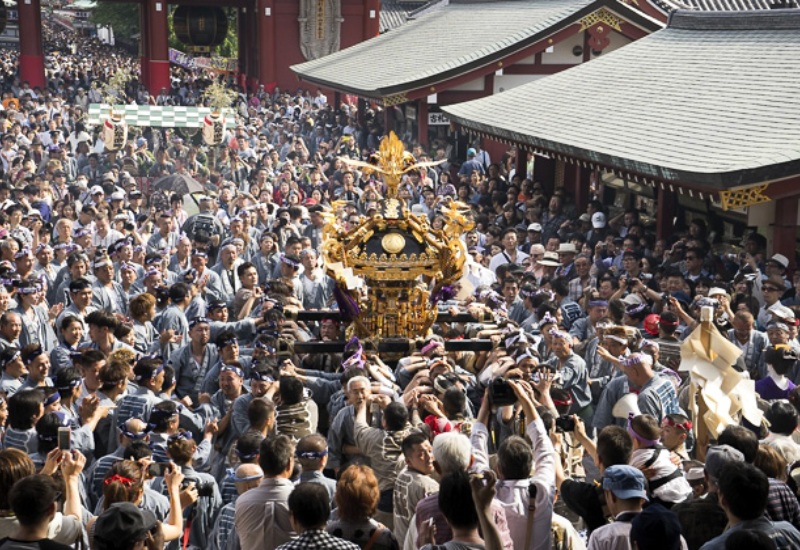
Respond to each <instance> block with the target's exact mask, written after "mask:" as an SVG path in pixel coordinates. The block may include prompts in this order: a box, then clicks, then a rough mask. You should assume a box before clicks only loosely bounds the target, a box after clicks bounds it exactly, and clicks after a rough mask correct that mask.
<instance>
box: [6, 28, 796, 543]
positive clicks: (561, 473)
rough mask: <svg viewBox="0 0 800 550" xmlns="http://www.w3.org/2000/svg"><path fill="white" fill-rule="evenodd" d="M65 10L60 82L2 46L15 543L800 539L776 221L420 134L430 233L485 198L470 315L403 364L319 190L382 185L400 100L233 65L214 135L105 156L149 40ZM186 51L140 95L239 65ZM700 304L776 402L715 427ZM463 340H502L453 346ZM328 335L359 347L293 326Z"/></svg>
mask: <svg viewBox="0 0 800 550" xmlns="http://www.w3.org/2000/svg"><path fill="white" fill-rule="evenodd" d="M45 31H46V32H45V36H46V49H47V56H46V59H47V76H48V85H47V87H46V88H45V89H37V88H33V89H32V88H31V87H30V86H29V85H28V83H26V82H20V80H19V78H18V77H17V75H16V70H17V62H18V60H17V57H16V54H15V53H14V52H9V51H6V52H4V53H3V54H2V55H3V64H2V72H3V75H4V78H3V81H2V91H3V96H4V99H6V100H9V99H13V100H14V101H12V102H6V103H4V109H3V111H2V112H1V113H0V142H1V143H2V147H1V148H0V163H2V164H0V175H1V176H2V177H1V178H0V370H1V371H2V375H1V376H0V390H1V391H2V397H0V428H2V450H0V537H5V538H2V540H0V549H2V550H6V549H12V548H13V549H15V550H16V549H35V548H41V549H44V550H49V549H60V548H64V547H65V546H73V547H74V546H75V545H86V544H88V545H89V547H90V548H93V549H96V550H106V549H109V550H110V549H112V548H113V549H122V550H129V549H130V550H133V549H136V550H138V549H140V548H142V547H145V546H146V547H147V548H148V549H150V550H156V549H158V550H161V548H164V547H165V546H168V547H169V548H171V549H175V548H178V547H182V548H183V549H184V550H185V549H187V548H210V549H215V550H235V549H242V550H257V549H258V550H260V549H272V548H281V549H300V548H303V549H308V548H319V549H338V548H341V549H350V548H362V549H367V550H369V549H373V550H379V549H396V548H406V549H417V548H425V549H426V550H427V549H441V548H445V549H448V550H462V549H480V548H487V549H493V550H496V549H500V548H505V549H512V548H513V549H525V550H531V549H535V550H550V549H564V550H567V549H573V550H577V549H581V548H585V547H588V548H590V549H598V550H599V549H610V550H612V549H613V550H617V549H619V550H623V549H625V550H627V549H631V548H639V549H641V550H651V549H652V550H661V549H664V550H667V549H669V550H678V549H684V548H688V549H691V550H697V549H700V548H703V549H704V550H717V549H740V548H742V549H744V548H746V549H759V550H760V549H775V548H778V549H788V548H798V547H800V532H799V531H798V528H800V504H799V503H798V483H797V482H798V481H800V464H799V463H798V461H800V435H798V432H797V427H798V409H800V390H799V389H797V387H796V384H798V383H800V363H799V362H798V357H800V355H799V354H800V341H798V328H797V327H798V324H799V323H798V321H797V315H798V312H800V294H799V293H798V292H797V291H798V289H800V277H798V276H794V278H790V275H789V271H788V269H789V267H790V263H791V262H790V260H789V258H786V257H785V256H783V255H781V254H769V253H768V252H767V242H766V239H765V238H764V237H763V236H762V235H760V234H759V233H757V232H751V233H749V234H747V236H746V237H745V238H744V240H743V251H742V253H741V254H734V255H719V254H717V253H715V250H716V249H715V248H714V247H713V246H712V245H713V244H715V243H713V242H711V240H712V237H711V232H710V231H709V230H708V227H707V225H706V223H705V221H703V220H695V221H693V222H692V223H691V224H690V225H689V227H688V228H686V230H681V229H680V228H676V231H675V232H674V233H673V234H672V235H670V236H667V237H666V238H664V239H657V238H656V237H655V235H654V234H653V232H652V230H651V228H650V227H648V226H647V225H646V224H645V223H643V221H642V219H641V213H640V212H639V211H637V210H636V209H629V210H624V211H621V212H612V211H609V210H608V208H607V206H606V205H605V204H604V202H603V201H602V197H596V198H594V200H592V201H591V202H590V203H589V204H588V207H587V208H586V210H585V211H583V209H580V210H579V209H578V206H577V205H576V204H575V202H574V200H573V199H572V197H571V196H570V195H569V193H567V192H566V191H565V190H564V189H563V188H554V187H553V185H552V182H547V181H535V180H534V179H533V178H532V172H531V171H530V170H528V173H524V174H523V173H517V171H516V166H517V163H516V162H515V156H516V154H518V153H517V152H516V151H514V150H510V151H508V153H507V154H506V155H505V156H504V157H503V158H502V159H501V160H500V161H499V162H492V160H491V159H490V155H489V153H488V152H487V151H484V150H482V149H481V147H480V142H474V143H465V142H463V140H462V138H460V137H458V134H455V133H454V134H448V135H451V137H452V139H445V140H442V141H441V142H437V143H433V144H430V147H427V146H426V145H422V144H413V145H412V152H413V154H414V156H415V157H416V158H417V160H422V161H425V160H438V161H441V162H440V163H439V164H438V165H436V166H435V167H432V168H430V169H420V170H417V171H412V172H410V173H408V174H407V175H406V176H405V177H404V179H403V181H402V183H401V187H400V191H399V193H400V199H401V200H403V201H404V203H405V205H406V206H407V208H408V209H409V210H410V211H411V212H412V213H413V214H414V215H416V216H419V217H420V218H427V222H428V223H429V224H430V226H431V227H432V228H434V229H438V228H441V226H442V224H443V223H444V218H443V217H442V215H441V208H442V207H443V206H446V205H448V204H450V201H452V200H459V201H462V202H464V203H465V204H466V205H469V207H470V208H471V215H472V217H473V219H474V221H475V228H474V229H472V230H470V231H468V232H467V233H465V234H464V235H463V239H464V241H465V245H466V247H467V250H468V252H469V257H468V259H467V263H466V267H465V273H464V277H463V278H462V280H461V282H460V284H459V288H460V289H461V292H460V293H459V294H458V295H457V298H453V299H452V300H449V301H447V302H445V303H443V304H441V307H442V309H443V310H452V311H453V312H467V313H469V314H470V315H471V317H472V319H473V320H474V321H473V322H467V323H464V322H449V323H437V324H436V325H435V326H434V330H433V333H432V334H427V335H419V336H420V340H422V343H421V347H420V351H418V352H415V353H412V354H410V355H408V356H406V357H402V358H400V359H399V360H398V359H397V358H396V357H395V358H391V359H392V360H391V361H390V358H389V357H381V356H380V354H378V353H377V350H376V349H373V348H372V347H371V344H370V343H369V342H360V341H359V340H358V339H348V338H346V336H345V334H346V329H347V327H346V324H345V323H343V322H342V321H341V319H342V317H341V316H339V315H338V314H337V312H336V307H337V303H336V297H335V293H334V286H335V285H334V282H333V281H332V280H331V279H330V277H328V275H327V274H326V272H325V266H324V264H323V261H322V258H321V250H322V245H323V242H324V235H323V225H324V215H330V214H333V215H335V216H338V217H340V219H341V220H342V221H343V222H344V223H345V224H347V226H348V227H356V226H358V225H359V224H360V223H361V222H362V221H363V220H364V218H365V217H368V216H371V215H373V214H374V213H375V212H377V211H378V210H379V208H380V204H381V200H382V196H383V194H384V193H385V191H386V190H385V188H384V185H383V183H382V182H381V181H380V180H379V179H377V178H376V177H375V176H374V175H372V174H368V173H366V172H359V171H357V170H353V169H352V168H350V167H349V166H348V165H347V164H346V163H345V162H343V161H342V158H346V157H349V158H351V159H359V160H363V159H365V158H366V157H367V156H368V155H369V153H370V151H373V150H375V149H376V148H377V146H378V143H379V139H380V138H381V137H382V136H383V135H384V134H385V129H384V128H382V126H381V124H382V121H383V117H382V116H381V114H380V112H379V111H378V110H367V111H365V112H362V113H360V114H359V113H358V112H357V109H356V107H355V106H351V105H348V104H346V103H345V104H342V105H331V104H330V102H329V98H328V97H326V95H325V94H324V93H322V92H321V91H319V90H317V91H315V92H314V93H311V92H309V91H307V90H297V91H295V92H288V93H287V92H283V91H281V90H279V89H277V88H276V89H274V90H269V91H267V90H265V89H264V88H263V87H260V88H259V89H257V90H254V91H244V90H240V92H241V93H240V94H239V97H238V99H237V101H236V103H235V105H234V110H235V112H236V115H235V119H236V120H235V125H234V126H233V127H232V128H231V129H230V130H229V131H228V132H227V134H226V136H225V139H224V142H223V144H222V145H221V146H218V147H216V146H215V147H209V146H207V145H205V144H204V143H203V141H202V139H201V136H199V135H198V134H197V133H194V134H192V133H191V132H188V131H185V130H174V129H171V128H158V127H150V128H136V129H132V131H131V135H130V136H129V140H128V142H127V144H126V145H125V146H124V147H123V149H122V150H120V151H113V152H112V151H108V150H107V148H106V147H105V145H104V144H103V142H102V140H101V136H100V134H99V133H98V129H97V128H92V127H91V126H90V125H88V123H87V119H86V112H87V110H88V105H89V104H90V103H94V102H99V101H101V100H102V97H101V94H100V92H99V90H98V84H99V83H103V82H104V81H107V80H108V78H109V77H110V76H111V75H112V74H114V73H115V72H118V71H121V70H133V71H135V67H136V63H137V61H136V60H135V59H133V58H132V57H131V56H129V55H127V54H125V53H124V52H122V51H114V50H111V49H109V48H107V47H103V46H101V45H100V44H99V43H97V42H96V41H94V40H92V39H86V38H80V37H78V38H76V37H75V36H74V35H71V34H67V33H66V32H64V31H60V30H58V29H57V28H55V27H52V26H50V24H49V23H48V22H45ZM109 52H113V53H109ZM95 54H96V55H95ZM173 76H174V84H173V86H172V89H170V90H162V92H161V93H160V94H159V95H158V96H157V97H151V96H149V94H147V93H146V91H145V89H144V88H143V87H140V86H139V85H138V83H137V82H136V81H135V80H133V81H131V82H130V83H129V84H128V88H127V89H126V93H127V96H128V101H130V102H136V103H139V104H147V103H152V104H157V105H165V106H169V105H197V104H199V103H201V102H202V90H203V89H204V87H205V86H207V85H208V84H209V83H210V82H212V81H213V80H214V79H215V78H225V77H224V76H223V77H218V76H215V75H213V74H196V75H193V74H191V73H188V72H185V71H183V70H182V69H177V68H176V69H174V72H173ZM232 85H233V84H232ZM461 151H463V152H464V153H465V155H464V157H463V158H461V156H460V152H461ZM529 168H530V166H529ZM174 174H183V175H187V176H190V177H192V178H194V179H196V180H197V181H198V182H199V183H200V184H201V185H202V186H203V189H204V191H203V193H202V194H200V195H196V196H195V199H194V200H196V202H197V208H198V210H199V211H198V212H197V213H193V214H192V215H189V214H188V213H187V211H186V209H185V208H184V207H185V206H187V205H185V204H184V200H186V197H184V196H182V195H180V194H178V193H173V194H170V193H166V194H164V193H154V192H150V191H149V190H150V189H151V185H152V184H153V183H154V182H156V181H157V180H159V179H160V178H162V177H165V176H169V175H174ZM465 289H466V290H465ZM705 307H710V308H711V309H712V310H713V324H714V326H715V327H716V330H718V331H719V332H720V333H721V334H723V335H724V336H726V337H727V338H729V339H730V341H731V342H732V343H733V344H734V345H736V346H737V347H738V348H739V349H740V350H741V352H742V353H741V357H740V359H739V360H738V362H737V363H736V364H735V365H733V367H734V368H736V369H737V370H738V371H739V372H741V373H742V374H743V375H744V376H746V377H748V378H750V379H752V380H754V381H755V391H756V392H757V393H758V396H759V405H760V407H761V408H762V410H764V411H765V415H764V416H765V419H766V422H764V423H763V425H761V426H754V425H750V424H749V423H747V422H746V421H745V420H740V419H736V420H737V422H738V423H734V424H731V425H729V426H727V427H725V428H724V430H721V431H720V433H719V435H718V437H716V439H715V440H714V441H712V442H711V444H710V446H708V447H707V448H706V447H705V446H703V448H698V447H699V446H698V445H695V439H694V436H693V433H694V430H693V425H694V424H695V423H697V422H702V421H703V419H700V418H693V417H692V415H691V413H690V411H691V410H693V407H692V406H691V403H689V399H690V395H691V392H690V388H689V380H688V379H687V378H686V373H684V372H681V371H680V370H679V365H680V361H681V352H680V346H681V343H682V341H683V340H684V339H686V338H687V337H688V336H689V335H690V334H691V333H692V331H693V330H694V329H695V328H696V327H697V326H698V323H699V312H700V310H701V308H705ZM308 310H332V312H331V314H330V315H329V316H326V317H325V318H323V319H322V320H320V321H315V322H311V321H307V322H304V321H302V320H298V319H301V318H302V317H303V316H302V312H303V311H308ZM464 338H466V339H472V338H480V339H484V340H485V339H489V340H491V341H492V342H493V348H492V349H491V350H486V351H449V350H448V341H450V340H454V339H464ZM312 341H319V342H339V343H340V344H341V350H342V351H341V352H339V353H309V354H303V353H295V351H294V344H296V343H298V342H312ZM460 349H464V348H463V347H462V348H460ZM622 405H626V406H625V407H622ZM620 409H624V410H623V412H622V413H620Z"/></svg>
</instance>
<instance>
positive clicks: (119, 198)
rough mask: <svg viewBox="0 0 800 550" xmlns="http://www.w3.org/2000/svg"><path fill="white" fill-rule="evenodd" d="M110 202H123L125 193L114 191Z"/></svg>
mask: <svg viewBox="0 0 800 550" xmlns="http://www.w3.org/2000/svg"><path fill="white" fill-rule="evenodd" d="M111 200H112V201H124V200H125V193H123V192H122V191H114V192H113V193H111Z"/></svg>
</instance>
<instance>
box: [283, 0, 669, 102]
mask: <svg viewBox="0 0 800 550" xmlns="http://www.w3.org/2000/svg"><path fill="white" fill-rule="evenodd" d="M602 7H605V8H607V9H609V10H610V11H612V12H614V13H616V14H617V15H619V16H620V17H621V18H623V19H625V20H626V21H628V22H630V23H631V24H633V25H635V26H637V27H639V28H642V29H644V30H647V31H650V32H655V31H658V30H661V29H663V28H664V24H663V23H661V22H659V21H657V20H655V19H653V18H651V17H649V16H647V15H645V14H643V13H642V12H640V11H638V10H635V9H632V8H630V7H628V6H626V5H625V4H622V3H620V2H615V1H613V0H602V1H599V2H595V3H593V4H590V5H588V6H586V7H584V8H582V9H580V10H578V11H577V12H575V13H573V14H572V15H570V16H568V17H565V18H564V19H563V20H562V21H560V22H559V23H558V24H557V25H554V26H551V27H549V28H547V29H545V30H543V31H540V32H538V33H536V34H533V35H531V36H529V37H528V38H526V39H524V40H521V41H519V42H517V43H515V44H513V45H511V46H508V47H506V48H503V49H501V50H498V51H496V52H493V53H491V54H488V55H486V56H484V57H481V58H480V59H477V60H475V61H473V62H469V63H464V64H462V65H459V66H458V67H454V68H453V69H450V70H444V71H440V72H439V73H437V74H435V75H431V76H429V77H426V78H421V79H417V80H411V81H408V82H405V83H401V84H396V85H392V86H386V87H378V88H374V89H369V90H366V89H360V88H354V87H347V86H342V85H341V84H338V83H336V82H333V81H331V80H329V79H322V78H315V77H314V76H313V75H308V74H304V73H302V72H300V71H298V70H297V68H298V67H300V66H301V65H302V64H299V65H292V66H291V67H289V68H290V69H291V70H292V71H294V73H295V74H296V75H297V77H298V79H300V80H301V81H304V82H310V83H312V84H316V85H318V86H321V87H324V88H329V89H332V90H336V91H338V92H342V93H346V94H353V95H357V96H359V97H363V98H366V99H373V100H378V101H379V100H381V99H383V98H385V97H391V96H396V95H401V94H405V95H410V94H413V93H415V92H418V91H420V90H423V89H424V88H429V87H431V86H435V85H438V84H440V83H442V82H446V81H448V80H452V79H454V78H458V77H460V76H463V75H465V74H468V73H470V72H473V71H478V70H481V69H485V73H484V74H483V75H482V76H485V75H486V74H490V73H492V72H494V71H495V67H493V65H495V64H496V63H498V62H499V61H502V60H504V59H505V58H507V57H509V56H512V55H514V54H516V53H518V52H520V51H522V50H524V49H526V48H529V47H531V46H533V45H535V44H536V43H537V42H540V41H542V40H544V39H546V38H547V37H549V36H551V35H553V34H555V33H557V32H559V31H561V30H563V29H565V28H567V27H569V26H570V25H573V24H575V23H577V22H579V21H580V20H581V19H583V18H584V17H586V16H587V15H589V14H591V13H593V12H595V11H597V10H598V9H600V8H602ZM400 32H402V31H400ZM372 40H374V39H372ZM476 78H480V76H476Z"/></svg>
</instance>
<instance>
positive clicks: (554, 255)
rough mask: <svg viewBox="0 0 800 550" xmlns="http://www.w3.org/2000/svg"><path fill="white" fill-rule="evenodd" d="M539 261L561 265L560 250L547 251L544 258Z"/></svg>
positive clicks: (547, 264) (540, 263) (550, 265)
mask: <svg viewBox="0 0 800 550" xmlns="http://www.w3.org/2000/svg"><path fill="white" fill-rule="evenodd" d="M537 263H538V264H539V265H546V266H549V267H561V262H559V261H558V252H545V253H544V256H543V257H542V259H541V260H539V261H538V262H537Z"/></svg>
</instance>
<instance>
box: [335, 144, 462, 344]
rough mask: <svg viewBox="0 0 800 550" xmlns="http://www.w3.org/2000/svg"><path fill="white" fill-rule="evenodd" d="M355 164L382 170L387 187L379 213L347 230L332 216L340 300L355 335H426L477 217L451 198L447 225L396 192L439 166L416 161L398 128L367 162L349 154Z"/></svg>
mask: <svg viewBox="0 0 800 550" xmlns="http://www.w3.org/2000/svg"><path fill="white" fill-rule="evenodd" d="M342 161H343V162H344V163H345V164H347V165H348V166H350V167H353V168H358V169H360V170H362V171H364V172H366V173H368V174H376V175H378V176H379V177H380V178H381V179H382V180H383V183H384V185H385V187H386V192H385V196H384V199H383V201H381V202H380V205H379V207H378V211H377V212H376V213H374V214H373V215H371V216H362V217H361V219H360V220H359V223H358V224H357V225H356V226H355V227H350V228H347V227H345V225H344V224H343V223H342V222H341V220H340V219H339V218H338V217H337V216H336V215H335V211H336V210H337V209H338V208H341V207H343V206H344V203H342V202H336V203H334V204H333V212H329V213H328V214H327V215H326V223H325V227H324V230H323V247H322V255H323V257H324V259H325V265H326V269H327V272H328V275H330V276H331V277H332V278H333V279H334V280H335V281H336V289H335V294H336V299H337V302H338V304H339V309H340V311H341V313H342V316H343V318H344V319H345V320H348V321H351V322H352V325H351V327H352V335H354V336H358V337H359V338H376V339H380V338H408V339H416V338H422V337H425V336H426V335H427V334H428V333H429V331H430V329H431V326H432V325H433V323H434V322H435V321H436V317H437V304H438V302H439V301H442V300H447V299H448V298H449V297H451V296H452V295H453V293H454V285H455V283H456V282H457V281H458V280H459V279H460V278H461V276H462V274H463V270H464V263H465V261H466V257H467V250H466V246H465V244H464V242H463V241H462V240H461V238H460V237H461V235H462V234H463V233H464V232H465V231H469V230H470V229H471V228H472V226H473V222H472V220H471V218H470V217H469V207H468V206H467V205H465V204H463V203H459V202H456V201H453V200H452V199H450V198H447V199H446V200H445V202H443V203H442V204H441V214H442V216H443V217H444V219H445V223H444V226H443V228H442V229H433V228H432V227H431V226H430V224H429V223H428V218H427V217H426V216H424V215H417V214H414V213H412V212H411V211H410V210H409V209H408V207H407V206H406V203H405V201H403V200H402V199H400V198H399V196H398V190H399V188H400V184H401V180H402V178H403V176H404V175H406V174H408V173H409V172H411V171H412V170H420V169H426V168H428V167H430V166H434V165H435V164H436V163H431V162H417V161H416V159H415V158H414V157H413V156H412V155H411V153H409V152H408V151H406V150H405V147H404V146H403V142H402V141H400V140H399V139H398V137H397V136H396V135H395V134H394V132H392V133H391V134H390V135H389V136H387V137H384V138H383V140H382V141H381V145H380V149H379V151H377V152H376V153H375V154H373V155H372V156H370V158H369V160H368V162H362V161H356V160H352V159H348V158H343V159H342Z"/></svg>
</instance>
